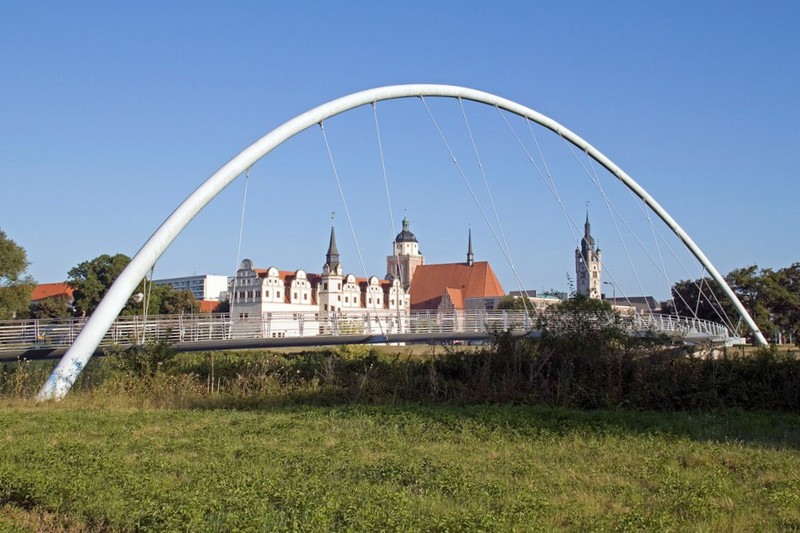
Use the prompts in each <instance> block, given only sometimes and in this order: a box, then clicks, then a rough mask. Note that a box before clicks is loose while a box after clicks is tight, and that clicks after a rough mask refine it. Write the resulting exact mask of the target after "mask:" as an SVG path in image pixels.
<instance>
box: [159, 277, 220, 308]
mask: <svg viewBox="0 0 800 533" xmlns="http://www.w3.org/2000/svg"><path fill="white" fill-rule="evenodd" d="M153 283H155V284H156V285H169V286H170V287H172V288H173V289H175V290H178V291H192V294H194V297H195V298H196V299H198V300H209V301H215V302H219V301H222V300H224V299H225V298H227V296H228V276H217V275H214V274H202V275H199V276H183V277H180V278H165V279H156V280H153Z"/></svg>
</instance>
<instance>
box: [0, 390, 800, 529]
mask: <svg viewBox="0 0 800 533" xmlns="http://www.w3.org/2000/svg"><path fill="white" fill-rule="evenodd" d="M137 405H138V402H137V401H134V400H130V399H126V398H125V397H117V398H112V397H110V396H90V395H89V394H88V393H80V394H78V395H75V396H73V397H71V398H68V399H67V400H66V401H64V402H62V403H61V404H47V405H37V404H33V403H32V402H30V401H27V400H19V399H8V400H4V401H3V403H2V404H0V435H2V437H0V439H1V440H0V508H2V515H0V529H2V528H6V529H10V530H15V529H18V530H23V531H25V530H29V531H36V530H42V529H46V530H67V531H102V530H122V531H234V530H239V531H268V530H278V531H281V530H300V531H348V530H350V531H381V530H385V531H412V530H418V531H481V530H484V531H531V530H534V531H535V530H541V531H549V530H554V529H555V530H559V529H560V530H573V531H586V530H616V531H626V530H642V529H644V530H658V531H664V530H672V531H686V530H700V531H703V530H705V531H770V530H772V531H778V530H800V416H797V415H795V414H764V413H746V412H736V411H727V412H722V413H706V414H691V413H658V414H655V413H639V412H631V411H627V412H626V411H576V410H566V409H554V408H545V407H530V406H510V405H507V406H467V407H442V406H419V405H416V404H399V405H384V406H369V405H345V406H313V405H307V406H273V407H266V408H261V409H253V410H212V409H141V408H138V407H136V406H137Z"/></svg>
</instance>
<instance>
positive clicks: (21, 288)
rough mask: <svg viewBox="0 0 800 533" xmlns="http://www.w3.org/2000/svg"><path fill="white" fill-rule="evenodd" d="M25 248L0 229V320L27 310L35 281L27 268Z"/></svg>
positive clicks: (16, 315) (11, 317)
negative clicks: (28, 273) (27, 272)
mask: <svg viewBox="0 0 800 533" xmlns="http://www.w3.org/2000/svg"><path fill="white" fill-rule="evenodd" d="M28 264H29V263H28V255H27V254H26V253H25V249H24V248H22V247H21V246H19V245H18V244H17V243H15V242H14V241H13V240H11V239H9V238H8V237H7V236H6V234H5V232H4V231H3V230H0V320H9V319H14V318H19V317H21V316H23V315H25V314H26V313H27V311H28V306H29V305H30V303H31V294H33V287H34V286H35V284H36V282H35V281H34V280H33V278H32V277H31V276H29V275H27V274H26V273H25V271H26V270H27V269H28Z"/></svg>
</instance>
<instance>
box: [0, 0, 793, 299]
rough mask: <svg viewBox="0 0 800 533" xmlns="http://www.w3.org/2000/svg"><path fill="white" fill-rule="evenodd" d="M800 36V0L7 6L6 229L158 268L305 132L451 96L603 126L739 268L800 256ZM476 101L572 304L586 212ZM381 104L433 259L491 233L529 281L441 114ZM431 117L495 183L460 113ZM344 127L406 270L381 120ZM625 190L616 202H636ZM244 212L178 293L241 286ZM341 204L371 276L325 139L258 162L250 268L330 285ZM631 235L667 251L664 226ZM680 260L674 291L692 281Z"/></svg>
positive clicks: (19, 237) (349, 257)
mask: <svg viewBox="0 0 800 533" xmlns="http://www.w3.org/2000/svg"><path fill="white" fill-rule="evenodd" d="M798 28H800V4H798V3H797V2H733V1H729V2H554V3H540V2H491V3H490V2H464V1H461V2H231V3H222V2H213V3H212V2H141V1H140V2H69V3H68V2H24V1H6V2H3V3H1V4H0V65H2V68H0V128H1V129H0V131H2V133H1V134H0V180H2V193H0V228H2V229H3V230H4V231H5V232H6V233H7V234H8V235H9V236H10V237H11V238H13V239H14V240H16V241H17V242H18V243H19V244H21V245H22V246H24V247H25V248H26V250H27V251H28V255H29V259H30V261H31V267H30V269H29V272H30V273H31V274H32V275H33V276H34V277H35V278H36V279H37V280H38V281H40V282H53V281H59V280H63V279H65V278H66V275H67V271H68V270H69V269H70V268H71V267H72V266H74V265H76V264H77V263H79V262H81V261H83V260H86V259H90V258H92V257H95V256H97V255H99V254H102V253H116V252H122V253H125V254H128V255H133V254H135V252H136V251H137V250H138V248H139V247H140V246H141V245H142V244H143V243H144V241H145V240H146V239H147V237H148V236H149V235H150V234H151V233H152V232H153V231H154V230H155V229H156V228H157V226H158V225H159V224H160V223H161V221H163V219H164V218H165V217H166V216H167V215H168V214H169V213H170V212H171V211H172V210H173V209H174V208H175V207H176V206H177V205H178V204H179V203H180V202H181V201H182V200H183V199H184V198H185V197H186V196H187V195H188V194H189V193H190V192H191V191H192V190H193V189H194V188H195V187H196V186H197V185H199V184H200V183H202V181H203V180H205V179H206V178H207V177H208V176H210V175H211V174H213V172H214V171H215V170H216V169H217V168H219V167H220V166H222V165H223V164H224V163H225V162H226V161H227V160H229V159H230V158H231V157H233V156H234V155H236V154H237V153H238V152H239V151H241V150H242V149H244V148H245V147H246V146H248V145H249V144H250V143H252V142H253V141H255V140H256V139H258V138H259V137H261V136H262V135H264V134H266V133H267V132H268V131H270V130H271V129H272V128H274V127H276V126H278V125H280V124H281V123H282V122H284V121H285V120H288V119H290V118H292V117H293V116H295V115H297V114H299V113H301V112H303V111H306V110H307V109H309V108H311V107H314V106H316V105H319V104H321V103H323V102H326V101H328V100H331V99H333V98H336V97H339V96H343V95H345V94H348V93H351V92H354V91H357V90H361V89H367V88H370V87H376V86H380V85H387V84H396V83H447V84H455V85H464V86H468V87H472V88H476V89H481V90H485V91H488V92H492V93H495V94H498V95H501V96H504V97H506V98H510V99H512V100H515V101H517V102H519V103H522V104H524V105H526V106H529V107H531V108H533V109H536V110H538V111H540V112H542V113H544V114H546V115H548V116H550V117H552V118H554V119H555V120H558V121H559V122H561V123H562V124H564V125H566V126H567V127H569V128H570V129H572V130H573V131H575V132H576V133H578V134H579V135H581V136H583V137H584V138H585V139H587V140H588V141H590V142H591V143H593V144H594V145H595V146H596V147H597V148H599V149H600V150H601V151H603V152H604V153H606V154H607V155H608V156H610V157H611V158H612V159H613V160H614V161H615V162H616V163H617V164H619V165H620V166H621V167H622V168H623V169H625V170H626V171H627V172H628V173H629V174H630V175H632V176H633V177H634V178H635V179H636V180H637V181H639V183H641V184H642V185H643V186H644V187H645V188H646V189H647V190H648V191H649V192H651V193H652V194H653V195H654V196H655V197H656V199H658V201H659V202H661V204H662V205H663V206H664V207H665V208H666V209H667V210H669V211H670V212H671V213H672V214H673V215H674V216H675V218H676V219H677V220H678V222H679V223H680V224H682V225H683V227H684V228H685V229H686V230H687V231H688V232H689V234H690V235H692V237H693V238H694V239H695V240H696V241H697V242H698V244H699V245H700V246H701V247H702V248H703V249H704V251H705V252H706V254H707V255H708V256H709V257H710V258H711V260H712V261H713V262H714V263H715V264H716V265H717V267H718V268H719V270H721V271H722V272H723V273H725V272H728V271H730V270H731V269H733V268H736V267H739V266H745V265H749V264H758V265H760V266H763V267H772V268H780V267H783V266H788V265H789V264H791V263H792V262H795V261H799V260H800V254H798V250H799V249H800V248H799V247H798V244H797V231H798V209H797V203H798V197H800V194H798V193H800V175H798V168H800V166H799V165H798V158H797V155H796V154H797V147H798V145H799V144H800V127H798V124H800V104H798V95H799V94H800V31H798ZM478 107H479V106H471V107H468V109H467V112H468V114H469V116H470V120H471V121H473V122H474V124H473V126H474V127H475V129H476V139H477V140H478V144H479V148H480V150H481V151H482V153H481V156H482V157H485V159H486V161H485V163H486V164H485V167H486V171H487V177H488V178H489V181H490V183H491V184H492V185H491V186H492V193H493V195H495V197H496V199H497V203H498V207H499V210H500V216H501V223H502V224H503V229H504V230H505V231H506V233H507V237H508V238H509V243H510V245H511V248H512V254H513V256H514V258H515V260H516V261H517V263H518V270H519V271H520V275H521V278H522V280H523V283H524V284H525V285H526V286H527V287H528V288H538V289H547V288H550V287H555V288H566V273H567V272H572V269H573V265H572V261H573V259H572V252H573V250H574V247H575V242H574V240H573V237H572V236H571V234H570V232H569V230H568V228H567V226H566V224H565V222H564V217H563V215H562V214H561V212H560V211H559V209H558V206H557V205H556V203H555V202H554V201H553V200H552V197H550V196H549V193H547V190H546V189H545V188H544V187H543V186H542V185H541V181H537V180H540V178H539V177H538V176H537V175H536V174H535V171H534V170H533V169H532V167H531V166H530V165H529V163H527V161H525V158H524V157H522V156H521V151H520V150H519V149H518V148H517V147H516V146H515V142H514V140H513V137H510V135H509V133H510V132H509V131H508V129H507V128H506V126H505V124H503V123H502V121H501V120H500V119H499V117H498V116H497V114H496V113H495V112H494V111H493V110H491V109H489V110H486V109H479V108H478ZM378 109H379V116H380V118H381V129H382V134H383V135H384V147H385V150H386V157H387V171H388V174H389V180H390V186H391V198H392V205H393V210H394V216H395V226H399V219H400V218H402V210H403V208H407V209H408V213H409V218H410V219H411V222H412V230H413V231H415V233H416V234H417V236H418V237H419V239H420V243H421V248H422V251H423V253H425V254H426V256H427V257H428V260H429V261H430V262H445V261H461V260H463V255H464V253H465V248H466V232H467V229H466V228H467V226H468V225H470V224H471V225H472V228H473V234H474V243H475V253H476V256H477V257H476V258H477V259H488V260H490V261H491V262H492V264H493V265H494V266H495V268H496V270H497V271H498V274H499V275H500V277H501V281H502V282H503V284H504V286H505V287H506V289H507V290H513V289H515V288H516V286H515V285H516V284H515V283H514V281H513V278H512V277H511V274H510V271H509V269H508V267H507V265H505V264H504V261H503V259H502V256H501V255H500V253H499V252H498V249H497V246H496V245H495V244H494V241H493V239H492V237H491V234H490V233H489V231H488V229H487V227H486V225H485V224H484V222H483V220H482V218H481V216H480V214H479V213H478V212H477V210H476V209H475V206H474V204H473V203H472V200H471V199H470V198H469V196H468V194H467V192H466V189H465V187H463V185H461V184H460V177H459V176H458V173H457V171H456V170H455V167H454V166H453V165H452V163H451V162H450V161H449V156H448V155H447V153H446V152H445V151H444V149H443V148H442V146H441V142H440V141H439V139H438V137H437V136H436V134H435V130H434V129H433V126H432V124H431V121H430V119H429V118H428V116H427V114H426V112H425V110H424V107H422V105H421V103H420V102H418V101H415V100H409V101H403V102H396V103H386V104H383V105H379V108H378ZM431 109H432V110H433V112H434V114H435V115H436V116H437V119H438V120H441V122H442V125H443V129H445V131H446V132H447V135H448V136H449V139H448V140H451V139H452V141H451V142H452V143H453V145H454V147H456V149H457V150H458V149H462V151H461V152H460V153H459V161H462V162H463V164H464V165H465V168H466V171H465V172H466V173H467V174H468V176H469V179H470V180H475V181H474V182H473V183H475V184H480V183H481V181H480V174H479V173H477V172H476V170H475V169H476V167H475V165H474V164H472V161H473V159H474V156H473V154H472V152H471V151H470V150H471V148H470V149H469V150H467V149H463V148H464V147H467V146H468V145H467V144H466V143H465V142H464V132H463V123H461V124H460V126H459V122H458V119H459V117H460V115H459V114H458V113H459V110H458V105H457V103H452V102H450V103H448V102H442V101H437V102H431ZM515 125H516V126H517V129H518V131H519V132H520V133H524V134H527V135H528V137H527V138H526V140H527V141H530V136H529V134H528V133H527V132H526V131H525V130H524V124H521V123H515ZM326 130H327V131H328V133H329V135H330V140H331V144H332V148H333V151H334V157H335V159H336V163H337V167H338V168H339V171H340V175H341V178H342V181H343V186H344V188H345V192H346V194H347V201H348V202H349V203H350V204H351V205H350V207H351V210H352V212H353V217H354V221H355V223H356V232H357V237H358V240H359V244H360V245H361V249H362V252H363V254H364V259H365V262H366V267H367V271H368V273H370V274H378V275H383V274H384V273H385V255H386V254H387V253H389V251H390V240H391V235H392V234H391V231H392V230H391V229H390V228H389V222H388V214H387V209H386V197H385V193H384V192H383V180H382V176H381V170H380V163H379V159H378V158H379V155H378V152H377V149H376V148H375V141H374V136H375V132H374V125H373V122H372V114H371V110H369V109H360V110H356V111H354V112H353V113H352V115H348V116H344V117H339V118H337V119H332V120H331V121H330V124H329V125H328V126H326ZM478 131H480V132H482V133H478ZM537 135H538V137H539V138H540V139H543V138H544V137H545V136H546V134H545V133H544V132H539V133H537ZM556 141H557V139H556ZM541 142H542V143H543V144H548V143H549V144H552V152H551V153H552V154H553V155H548V156H546V157H548V158H551V159H550V161H551V162H552V163H551V164H552V167H553V169H554V172H553V173H554V177H555V179H556V181H557V182H558V183H559V189H560V191H561V192H562V193H563V196H564V198H565V204H566V205H567V207H568V209H569V210H570V212H571V214H572V216H573V217H575V218H576V219H577V220H578V221H579V222H581V221H582V218H583V212H584V209H585V207H584V206H585V202H586V201H590V202H591V204H590V212H591V214H592V220H593V228H594V232H595V237H596V238H598V239H599V240H600V244H601V246H602V247H603V249H604V254H605V256H606V262H607V265H608V267H609V269H611V270H612V271H613V272H614V277H613V279H614V280H615V282H616V283H617V284H618V285H619V286H620V290H621V291H622V290H625V291H626V292H627V293H628V294H631V295H633V294H636V293H639V292H640V290H639V288H638V283H635V282H634V281H633V277H632V275H631V274H630V273H629V272H628V270H627V267H626V266H625V264H627V261H622V262H621V263H620V264H617V262H620V261H621V258H622V257H623V256H624V255H625V253H624V250H623V248H622V247H621V245H620V244H619V243H618V242H617V241H618V238H617V233H616V231H617V230H616V229H615V225H614V223H613V219H612V217H611V216H610V215H609V213H608V210H607V208H606V206H605V205H604V203H603V200H602V196H600V195H599V193H598V190H597V189H596V188H594V186H593V185H592V182H591V180H590V179H589V177H587V176H586V174H585V173H583V171H582V170H581V169H580V167H579V166H578V164H577V163H576V161H575V160H574V159H572V160H571V161H572V167H569V161H570V157H571V156H569V152H568V151H567V150H566V148H565V147H564V146H563V145H560V144H559V143H558V142H552V141H545V140H542V141H541ZM458 147H460V148H458ZM559 149H560V150H561V153H560V155H559V153H558V151H559ZM515 151H516V152H515ZM565 156H566V157H565ZM471 158H472V159H471ZM561 159H563V163H562V162H561ZM469 165H472V166H469ZM604 179H606V178H604ZM612 181H613V180H608V179H606V181H605V182H604V183H605V184H607V186H608V189H607V190H609V191H610V190H612V189H615V190H616V189H621V187H620V186H619V185H618V184H613V183H612ZM476 186H477V185H476ZM480 186H482V185H480ZM536 187H538V189H537V188H536ZM604 187H606V185H604ZM609 194H610V193H609ZM614 194H617V195H619V201H620V202H623V201H624V200H625V198H626V193H622V192H619V191H618V192H615V193H614ZM241 200H242V182H241V181H237V182H235V183H234V184H233V185H232V186H231V187H229V189H227V190H226V191H224V192H223V193H222V194H221V195H220V196H219V197H218V198H217V199H216V200H215V201H214V202H213V203H212V204H211V205H210V206H209V207H208V208H207V209H206V210H205V211H204V212H203V213H201V214H200V215H199V216H198V218H197V219H196V220H195V221H194V222H193V223H192V225H190V226H189V228H187V230H186V231H185V232H184V234H182V235H181V236H180V237H179V238H178V240H177V241H176V243H175V244H174V246H173V247H172V248H170V250H168V251H167V252H166V253H165V255H164V256H163V257H162V259H161V260H160V261H159V263H158V265H157V268H156V277H171V276H180V275H188V274H193V273H217V274H232V272H233V269H234V266H235V262H236V241H237V237H238V227H239V216H240V207H241ZM484 205H488V204H484ZM615 205H616V204H615ZM621 209H623V210H625V209H629V208H624V207H623V208H621ZM331 211H337V213H338V214H337V218H336V228H337V234H338V235H339V242H340V251H341V253H342V262H343V263H344V264H345V269H346V270H348V271H353V272H356V273H357V274H359V275H361V274H362V273H363V272H362V269H361V267H360V265H359V264H358V259H357V256H356V253H355V247H354V246H353V239H352V236H351V235H350V232H349V229H348V227H347V223H346V220H345V218H344V215H343V209H342V205H341V201H340V199H339V198H338V193H337V192H336V186H335V181H334V178H333V175H332V172H331V169H330V165H329V163H328V161H327V155H326V153H325V151H324V145H323V144H322V140H321V137H320V135H319V131H318V130H309V131H308V132H306V133H304V134H303V135H300V136H299V137H298V138H297V139H294V140H292V141H290V143H288V144H287V145H285V146H284V147H281V148H279V149H278V150H277V151H276V152H275V153H273V154H270V155H268V156H267V157H266V158H265V159H264V160H262V161H261V162H260V163H258V164H257V165H256V166H254V168H253V171H252V174H251V180H250V189H249V192H248V202H247V216H246V225H245V229H244V238H243V244H242V257H251V258H253V259H254V260H255V261H256V266H259V267H266V266H269V265H275V266H278V267H279V268H281V269H287V270H291V269H296V268H304V269H306V270H308V271H312V272H313V271H319V270H320V268H321V265H322V262H323V258H324V253H325V247H326V245H327V238H328V231H329V223H330V221H329V217H330V212H331ZM625 212H632V213H634V214H635V212H636V209H632V210H631V211H625ZM630 220H631V224H639V226H637V227H640V228H642V229H641V230H642V234H643V235H645V236H646V235H650V239H651V241H652V240H653V237H652V231H651V229H650V228H649V227H646V225H645V226H641V224H642V220H644V219H643V218H642V217H641V215H640V216H639V218H638V219H636V218H635V217H634V216H633V215H631V218H630ZM618 225H619V223H618ZM397 230H399V227H397V228H395V230H394V231H395V232H396V231H397ZM623 233H624V231H623ZM632 242H633V241H632ZM629 246H634V247H635V244H633V245H631V244H630V243H629ZM665 250H666V248H665V249H662V250H661V251H660V252H658V251H656V252H651V253H652V254H653V255H656V256H657V255H658V253H662V254H664V255H669V254H667V252H666V251H665ZM631 253H632V252H631ZM646 262H647V261H645V263H646ZM651 262H652V261H651ZM665 262H667V263H670V265H669V267H668V270H669V275H670V277H672V278H673V281H674V280H677V279H682V278H685V277H687V274H686V273H685V271H682V270H679V269H676V267H675V266H674V265H672V264H671V260H668V259H666V260H665ZM622 263H625V264H622ZM690 272H691V270H690ZM643 276H645V278H644V279H643V280H642V283H643V284H644V285H645V287H644V290H645V291H647V292H649V293H653V294H656V295H658V296H664V295H665V294H666V292H667V290H666V288H665V286H664V285H665V284H664V282H663V279H662V280H661V284H660V285H659V276H660V275H659V274H651V275H643ZM606 279H609V278H606Z"/></svg>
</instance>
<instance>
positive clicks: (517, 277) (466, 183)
mask: <svg viewBox="0 0 800 533" xmlns="http://www.w3.org/2000/svg"><path fill="white" fill-rule="evenodd" d="M419 99H420V100H422V104H423V105H424V106H425V110H426V111H427V112H428V116H429V117H431V121H433V125H434V127H435V128H436V131H437V132H438V133H439V138H440V139H441V140H442V143H443V144H444V146H445V148H446V149H447V151H448V153H449V154H450V159H451V160H452V161H453V164H454V165H455V166H456V170H458V173H459V175H460V176H461V179H462V180H463V181H464V184H465V185H466V186H467V190H469V193H470V195H471V196H472V199H473V201H474V202H475V205H476V206H477V207H478V211H480V213H481V216H482V217H483V220H484V221H485V222H486V226H487V227H488V228H489V231H490V232H491V234H492V237H494V240H495V242H496V243H497V246H498V247H499V248H500V251H501V252H502V253H503V257H504V258H505V260H506V262H507V263H508V265H509V267H510V268H511V272H512V273H513V274H514V278H515V279H516V281H517V283H518V284H519V285H520V286H521V285H522V280H521V279H520V277H519V273H518V272H517V269H516V268H515V267H514V263H513V262H512V261H511V258H510V257H509V255H508V253H506V250H504V249H503V245H502V244H501V242H500V239H499V238H498V237H497V233H496V232H495V231H494V228H493V227H492V224H491V222H489V217H488V216H486V211H484V209H483V207H482V206H481V203H480V201H479V200H478V197H477V195H476V194H475V191H474V190H473V189H472V185H470V183H469V180H468V179H467V176H466V175H465V174H464V171H463V170H462V168H461V165H460V164H459V163H458V159H456V156H455V154H454V153H453V150H452V149H451V148H450V145H449V144H448V142H447V139H445V137H444V133H442V129H441V128H440V127H439V123H438V122H436V118H435V117H434V116H433V113H431V110H430V108H429V107H428V103H427V102H426V101H425V97H424V96H420V97H419ZM523 303H524V304H525V305H526V306H527V302H523Z"/></svg>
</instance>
